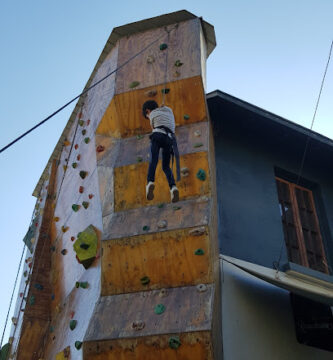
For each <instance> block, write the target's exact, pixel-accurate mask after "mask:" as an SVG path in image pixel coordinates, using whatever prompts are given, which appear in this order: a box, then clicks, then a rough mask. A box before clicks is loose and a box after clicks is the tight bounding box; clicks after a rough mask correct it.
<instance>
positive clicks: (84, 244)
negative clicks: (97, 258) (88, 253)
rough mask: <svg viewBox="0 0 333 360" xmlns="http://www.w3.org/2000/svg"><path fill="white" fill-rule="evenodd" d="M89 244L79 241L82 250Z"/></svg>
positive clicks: (87, 247)
mask: <svg viewBox="0 0 333 360" xmlns="http://www.w3.org/2000/svg"><path fill="white" fill-rule="evenodd" d="M89 246H90V245H88V244H86V243H81V244H80V248H81V249H83V250H87V249H89Z"/></svg>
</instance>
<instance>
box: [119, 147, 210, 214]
mask: <svg viewBox="0 0 333 360" xmlns="http://www.w3.org/2000/svg"><path fill="white" fill-rule="evenodd" d="M180 166H181V167H186V168H188V169H189V175H188V176H187V177H182V178H181V180H180V181H179V182H177V187H178V189H179V195H180V200H185V199H187V198H190V197H194V196H200V195H206V194H208V193H209V191H210V185H209V183H210V179H209V166H208V159H207V153H206V152H199V153H193V154H186V155H184V156H181V158H180ZM174 167H175V166H174ZM199 169H202V170H204V171H205V172H206V175H207V177H206V180H205V181H201V180H199V179H198V178H197V177H196V174H197V172H198V170H199ZM147 172H148V163H147V162H146V163H139V164H133V165H127V166H121V167H118V168H115V178H114V189H115V211H122V210H128V209H133V208H138V207H141V206H148V205H154V204H158V203H161V202H170V190H169V185H168V182H167V179H166V176H165V174H164V172H163V171H162V165H161V161H159V163H158V165H157V169H156V177H155V191H154V195H155V197H154V199H153V200H151V201H148V200H147V199H146V183H147V180H146V179H147ZM174 173H175V171H174Z"/></svg>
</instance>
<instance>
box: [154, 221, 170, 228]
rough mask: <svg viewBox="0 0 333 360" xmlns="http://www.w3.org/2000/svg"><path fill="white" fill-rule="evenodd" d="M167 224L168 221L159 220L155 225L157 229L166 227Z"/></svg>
mask: <svg viewBox="0 0 333 360" xmlns="http://www.w3.org/2000/svg"><path fill="white" fill-rule="evenodd" d="M167 225H168V222H167V221H166V220H160V221H159V222H158V223H157V227H158V228H159V229H164V228H166V227H167Z"/></svg>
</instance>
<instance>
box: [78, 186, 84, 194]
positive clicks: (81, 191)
mask: <svg viewBox="0 0 333 360" xmlns="http://www.w3.org/2000/svg"><path fill="white" fill-rule="evenodd" d="M83 191H84V187H83V186H80V187H79V193H80V194H83Z"/></svg>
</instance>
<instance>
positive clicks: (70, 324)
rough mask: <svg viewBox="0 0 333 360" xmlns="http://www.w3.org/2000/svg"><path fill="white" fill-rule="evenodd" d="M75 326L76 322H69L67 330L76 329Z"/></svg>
mask: <svg viewBox="0 0 333 360" xmlns="http://www.w3.org/2000/svg"><path fill="white" fill-rule="evenodd" d="M76 325H77V320H71V321H70V322H69V328H70V329H71V330H74V329H75V328H76Z"/></svg>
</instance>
